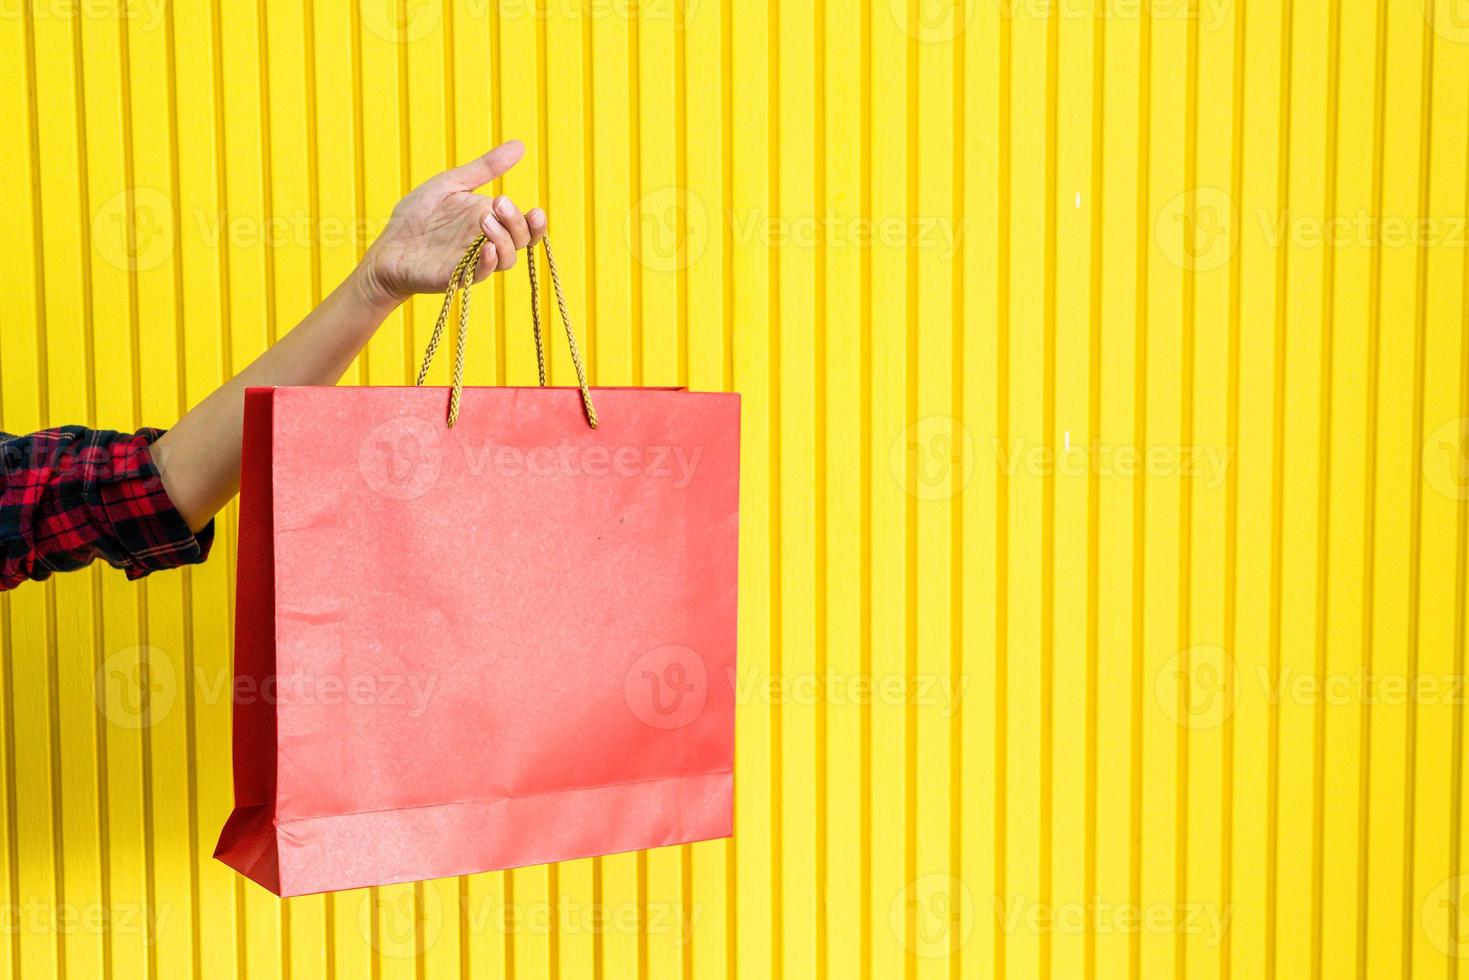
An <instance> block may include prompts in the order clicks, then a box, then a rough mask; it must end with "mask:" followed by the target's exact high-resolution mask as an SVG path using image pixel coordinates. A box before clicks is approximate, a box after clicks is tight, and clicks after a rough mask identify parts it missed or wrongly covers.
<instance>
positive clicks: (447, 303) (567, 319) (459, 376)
mask: <svg viewBox="0 0 1469 980" xmlns="http://www.w3.org/2000/svg"><path fill="white" fill-rule="evenodd" d="M485 240H486V239H485V236H484V235H483V234H481V235H480V236H479V237H477V238H476V239H475V240H474V241H473V242H471V243H470V245H469V248H468V249H467V250H466V251H465V253H464V257H463V258H462V259H460V260H459V264H458V265H456V266H455V267H454V271H453V272H451V273H450V274H449V285H448V286H447V287H445V289H444V305H443V307H442V308H441V309H440V310H439V319H438V320H437V321H436V322H435V323H434V331H433V334H432V335H430V337H429V341H428V349H427V350H425V351H424V354H423V364H422V365H421V366H420V367H419V369H418V379H417V380H416V381H414V382H413V383H414V385H415V386H419V387H421V386H422V385H423V382H424V380H425V379H426V378H427V377H428V369H429V365H430V364H432V363H433V360H434V354H436V353H437V352H438V349H439V341H440V340H441V339H443V335H444V325H445V324H446V323H448V322H449V310H450V309H452V308H453V306H454V294H455V293H460V299H459V333H458V335H457V337H456V338H455V341H454V370H453V378H452V381H451V383H450V386H449V415H448V420H447V421H448V425H449V428H451V429H452V428H453V427H454V423H455V422H457V421H459V399H460V396H461V393H462V392H463V389H464V341H465V338H466V337H468V335H469V292H470V289H469V287H470V286H472V285H474V272H475V269H476V268H478V267H479V257H480V253H481V252H482V251H483V250H484V246H485ZM541 245H542V247H543V248H544V249H545V250H546V265H547V266H548V267H549V268H550V270H551V287H552V289H553V290H554V291H555V293H556V306H557V308H558V309H559V310H560V311H561V323H562V324H563V325H564V326H565V327H566V342H567V345H568V346H570V348H571V363H572V364H573V365H574V366H575V367H576V384H577V387H578V388H579V389H581V403H582V408H583V409H584V410H585V412H586V416H587V425H589V426H590V427H591V428H593V429H595V428H596V427H597V408H596V406H595V405H593V404H592V392H591V390H590V389H589V388H588V387H587V372H586V366H585V365H583V364H582V359H581V351H580V350H578V349H577V346H576V333H575V332H574V331H573V330H572V328H571V315H570V314H569V313H567V312H566V297H565V295H564V294H563V293H562V291H561V276H560V275H559V274H558V273H557V272H556V257H555V256H554V255H553V254H552V253H551V240H550V239H549V238H546V237H542V238H541ZM525 253H526V263H525V266H526V270H527V271H528V272H529V274H530V314H531V323H532V326H533V328H534V330H535V338H536V368H537V371H538V374H539V376H540V383H541V387H543V388H544V387H545V386H546V351H545V347H544V346H543V344H542V342H541V304H540V295H539V289H538V283H537V281H536V255H535V246H534V245H527V246H526V248H525ZM461 291H462V292H461Z"/></svg>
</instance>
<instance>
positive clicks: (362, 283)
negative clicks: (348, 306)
mask: <svg viewBox="0 0 1469 980" xmlns="http://www.w3.org/2000/svg"><path fill="white" fill-rule="evenodd" d="M347 280H348V286H349V287H350V289H351V291H352V295H353V296H354V297H355V298H356V299H357V300H359V301H360V302H362V303H363V304H365V305H366V306H367V307H368V309H370V310H372V311H373V312H375V313H377V314H379V315H380V316H381V317H386V316H387V315H388V314H390V313H392V312H393V311H394V310H396V309H397V308H398V307H399V306H401V305H402V304H403V299H404V297H402V296H399V295H398V294H397V293H396V292H394V291H393V290H391V289H389V288H388V287H387V286H385V285H384V284H383V282H382V278H381V277H380V276H379V275H378V271H377V263H376V261H375V256H374V255H373V253H372V252H371V251H369V252H368V253H367V254H366V255H365V256H363V257H362V261H361V262H359V263H358V264H357V267H356V268H354V269H353V270H352V273H351V275H350V276H348V277H347Z"/></svg>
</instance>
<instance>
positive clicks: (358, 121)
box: [215, 0, 372, 384]
mask: <svg viewBox="0 0 1469 980" xmlns="http://www.w3.org/2000/svg"><path fill="white" fill-rule="evenodd" d="M215 2H216V3H218V2H219V0H215ZM348 11H349V15H348V30H349V31H350V32H351V35H352V36H351V38H350V39H349V40H350V46H351V59H352V179H353V181H355V186H354V187H353V189H352V194H353V203H354V205H355V206H356V211H357V213H356V219H357V220H356V221H354V222H353V225H352V227H353V234H354V235H355V236H357V241H356V242H354V244H355V245H356V247H357V257H358V258H359V259H360V258H361V257H362V255H363V253H365V252H366V250H367V244H368V242H367V240H368V238H370V237H371V234H370V232H369V231H368V218H367V150H366V146H365V137H364V135H363V134H364V133H365V132H366V129H367V120H366V111H365V109H364V108H363V104H362V103H363V97H362V12H361V8H360V7H359V5H358V4H355V3H353V4H348ZM370 347H371V345H370V344H369V345H365V346H363V348H362V352H361V354H359V355H358V356H359V357H361V358H362V365H361V371H360V373H359V375H358V377H359V379H360V380H361V381H362V382H363V383H364V384H365V383H367V382H369V381H370V380H371V379H372V371H371V370H370V368H371V360H370V356H371V350H370V349H369V348H370Z"/></svg>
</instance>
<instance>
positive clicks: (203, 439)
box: [153, 272, 396, 531]
mask: <svg viewBox="0 0 1469 980" xmlns="http://www.w3.org/2000/svg"><path fill="white" fill-rule="evenodd" d="M395 305H396V303H395V302H394V301H392V300H391V299H388V298H386V297H384V296H383V295H382V293H381V291H380V290H377V289H374V288H372V287H371V286H370V285H369V284H368V283H367V281H366V279H365V278H364V277H363V275H362V274H361V273H360V272H354V273H353V274H352V275H351V276H349V277H348V278H347V279H346V280H345V281H344V282H343V283H342V284H341V285H340V286H338V287H337V288H336V289H335V290H333V291H332V293H331V295H329V296H327V298H326V299H325V300H323V301H322V303H321V305H320V306H318V307H317V308H316V309H314V310H312V311H311V313H309V314H308V315H307V316H306V318H305V319H304V320H302V321H301V322H300V323H298V324H297V325H296V326H295V328H294V329H292V330H291V331H290V332H289V333H287V334H286V335H285V336H284V337H282V338H281V339H280V340H279V341H278V342H277V343H276V344H275V345H274V346H272V347H271V348H269V349H268V350H266V351H265V352H264V353H263V354H261V355H260V356H259V357H257V358H256V359H255V360H254V361H252V362H251V363H250V365H249V366H248V367H246V368H245V369H244V370H243V371H241V372H240V373H239V374H237V375H235V376H234V377H233V378H231V379H230V380H229V381H228V382H226V383H225V384H224V385H223V386H222V387H220V388H219V389H217V390H216V391H214V392H213V393H212V394H210V395H209V396H208V397H207V398H205V399H204V400H203V401H201V402H200V403H199V404H198V405H196V406H194V408H192V409H190V410H189V412H188V413H187V414H185V415H184V417H183V418H181V419H179V421H178V424H176V425H175V426H174V427H173V428H171V429H170V430H169V431H168V432H166V433H165V434H164V435H163V436H162V437H160V438H159V439H158V441H157V442H156V443H154V445H153V453H154V458H155V461H156V462H157V464H158V468H159V472H160V474H161V476H162V479H163V486H164V489H165V490H166V491H167V492H168V496H169V498H170V499H171V500H172V501H173V504H174V506H175V507H176V508H177V509H178V511H179V513H180V514H182V515H183V517H184V519H185V520H186V521H187V522H188V524H189V527H190V528H191V529H193V530H195V531H197V530H199V529H200V528H202V527H203V526H204V525H205V524H207V523H208V522H209V519H210V518H211V517H213V516H214V515H215V513H216V512H217V511H219V509H220V508H221V507H223V506H224V505H225V504H226V503H227V502H228V501H229V499H230V498H231V497H233V496H234V495H235V493H236V492H237V491H238V490H239V488H240V441H241V436H242V428H243V419H244V407H245V389H246V388H252V387H278V386H286V385H329V384H334V383H336V381H337V380H338V379H339V378H341V377H342V375H343V374H345V373H346V371H347V368H348V367H349V366H350V365H351V363H352V359H353V358H354V357H356V356H357V354H358V353H359V352H360V351H361V350H362V348H363V347H365V346H366V345H367V342H368V340H369V339H371V337H372V335H373V332H374V331H376V330H377V328H378V326H380V325H381V324H382V322H383V320H385V319H386V318H387V316H388V314H389V313H391V312H392V311H393V308H394V306H395Z"/></svg>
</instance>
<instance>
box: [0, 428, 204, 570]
mask: <svg viewBox="0 0 1469 980" xmlns="http://www.w3.org/2000/svg"><path fill="white" fill-rule="evenodd" d="M162 434H163V431H162V430H161V429H141V430H139V431H138V432H136V433H126V432H110V431H106V430H99V429H87V428H83V427H82V426H79V425H67V426H62V427H61V428H58V429H47V430H45V431H43V432H37V433H34V434H32V435H28V436H11V435H6V434H5V433H3V432H0V590H3V589H13V588H15V586H17V585H19V584H20V583H21V582H24V581H26V580H27V579H43V578H47V577H49V576H50V575H51V573H52V572H64V571H71V570H72V569H77V568H82V567H84V566H86V565H88V564H90V563H91V562H92V561H94V560H96V559H97V558H101V559H103V560H104V561H106V562H107V563H108V564H110V565H114V566H116V567H118V568H123V569H126V570H127V576H128V578H140V577H142V576H144V575H147V574H148V573H149V572H156V571H158V570H159V569H161V568H176V567H178V566H179V565H191V564H195V563H197V562H201V561H203V560H204V559H205V558H206V557H208V555H209V546H210V545H211V544H212V543H213V541H214V523H213V522H212V521H211V522H210V523H209V524H208V525H206V526H205V527H204V529H203V530H202V531H200V532H199V533H198V534H194V533H193V532H192V531H190V530H189V525H188V524H187V523H186V522H185V521H184V519H183V517H182V516H181V515H180V514H179V512H178V511H177V510H176V509H175V508H174V506H173V501H171V500H169V499H168V494H167V493H166V492H164V489H163V481H162V480H161V479H160V478H159V476H158V467H157V465H156V464H155V463H154V460H153V453H152V450H151V448H150V447H151V446H152V443H153V441H154V440H155V439H157V438H158V437H159V436H160V435H162Z"/></svg>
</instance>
